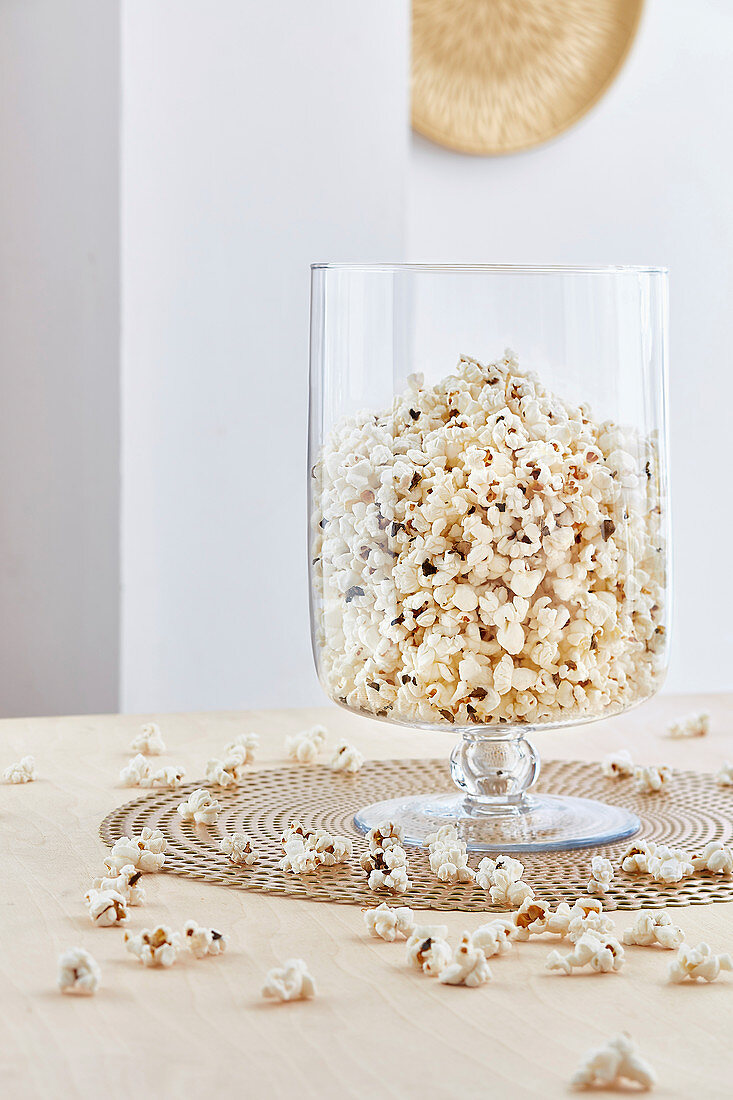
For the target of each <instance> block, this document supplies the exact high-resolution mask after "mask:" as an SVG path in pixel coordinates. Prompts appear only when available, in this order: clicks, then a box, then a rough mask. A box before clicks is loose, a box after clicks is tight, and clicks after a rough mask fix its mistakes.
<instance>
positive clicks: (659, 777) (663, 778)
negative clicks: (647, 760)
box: [634, 764, 671, 794]
mask: <svg viewBox="0 0 733 1100" xmlns="http://www.w3.org/2000/svg"><path fill="white" fill-rule="evenodd" d="M670 775H671V772H670V770H669V768H668V767H666V766H665V765H664V764H660V765H654V764H648V765H647V766H645V767H638V768H634V783H635V785H636V789H637V791H640V792H641V793H642V794H656V793H658V792H659V791H662V790H664V788H665V786H666V784H667V783H668V781H669V777H670Z"/></svg>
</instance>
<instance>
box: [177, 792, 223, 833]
mask: <svg viewBox="0 0 733 1100" xmlns="http://www.w3.org/2000/svg"><path fill="white" fill-rule="evenodd" d="M221 809H222V806H221V803H220V802H218V801H217V800H216V799H215V798H212V795H211V791H207V789H206V787H197V788H196V790H195V791H192V792H191V794H190V795H189V796H188V798H187V799H186V801H185V802H181V803H180V804H179V806H178V814H179V816H180V817H181V818H182V819H183V821H194V822H195V823H196V824H197V825H216V822H217V820H218V817H219V814H220V813H221Z"/></svg>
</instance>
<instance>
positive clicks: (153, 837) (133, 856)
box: [104, 826, 168, 875]
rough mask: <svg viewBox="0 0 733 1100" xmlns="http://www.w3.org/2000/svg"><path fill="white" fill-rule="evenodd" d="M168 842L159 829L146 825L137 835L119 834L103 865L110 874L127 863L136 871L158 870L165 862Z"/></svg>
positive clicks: (116, 872) (118, 870)
mask: <svg viewBox="0 0 733 1100" xmlns="http://www.w3.org/2000/svg"><path fill="white" fill-rule="evenodd" d="M167 847H168V843H167V841H166V839H165V837H164V836H163V834H162V833H161V831H160V829H149V828H147V826H146V827H145V828H144V829H143V831H142V832H141V833H140V835H139V836H132V837H130V836H121V837H120V838H119V840H117V841H115V844H114V847H113V848H112V851H111V852H110V854H109V855H108V856H107V857H106V858H105V860H104V865H105V867H106V868H107V871H108V873H109V874H110V875H113V874H115V875H116V874H118V873H119V872H120V871H121V870H122V869H123V867H127V865H128V864H132V866H133V867H134V868H135V869H136V870H138V871H160V869H161V867H162V866H163V864H164V863H165V852H166V848H167Z"/></svg>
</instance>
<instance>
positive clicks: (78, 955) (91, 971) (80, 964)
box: [58, 947, 102, 996]
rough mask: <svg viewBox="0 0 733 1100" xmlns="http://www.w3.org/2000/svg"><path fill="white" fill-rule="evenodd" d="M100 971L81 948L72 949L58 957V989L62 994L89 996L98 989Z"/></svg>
mask: <svg viewBox="0 0 733 1100" xmlns="http://www.w3.org/2000/svg"><path fill="white" fill-rule="evenodd" d="M101 981H102V971H101V970H100V969H99V965H98V963H97V961H96V960H95V959H94V958H92V956H91V955H90V954H89V952H88V951H85V950H84V948H83V947H72V948H70V949H69V950H68V951H64V953H63V954H62V955H59V975H58V983H59V989H60V990H61V992H62V993H81V994H84V995H86V996H91V994H92V993H96V992H97V990H98V989H99V985H100V982H101Z"/></svg>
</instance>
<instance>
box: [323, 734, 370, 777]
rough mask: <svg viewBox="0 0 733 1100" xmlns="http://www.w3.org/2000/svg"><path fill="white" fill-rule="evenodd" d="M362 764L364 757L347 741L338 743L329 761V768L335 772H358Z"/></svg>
mask: <svg viewBox="0 0 733 1100" xmlns="http://www.w3.org/2000/svg"><path fill="white" fill-rule="evenodd" d="M363 763H364V756H363V754H362V753H360V752H359V750H358V749H357V748H354V746H353V745H350V744H349V742H348V741H339V743H338V745H337V746H336V749H335V751H334V754H333V757H332V759H331V768H332V770H333V771H335V772H349V773H351V774H353V773H354V772H358V770H359V768H360V767H361V766H362V764H363Z"/></svg>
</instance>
